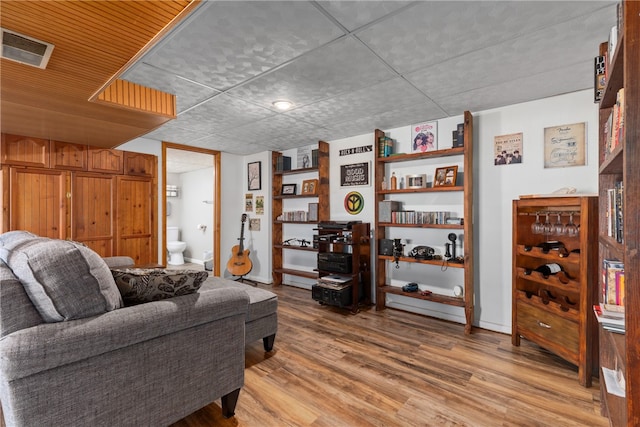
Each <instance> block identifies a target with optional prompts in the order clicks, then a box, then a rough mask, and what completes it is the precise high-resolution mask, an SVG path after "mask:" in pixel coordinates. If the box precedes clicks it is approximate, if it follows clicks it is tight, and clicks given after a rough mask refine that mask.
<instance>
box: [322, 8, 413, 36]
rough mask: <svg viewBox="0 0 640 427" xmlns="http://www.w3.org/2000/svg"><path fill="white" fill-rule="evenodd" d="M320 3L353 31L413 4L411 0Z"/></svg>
mask: <svg viewBox="0 0 640 427" xmlns="http://www.w3.org/2000/svg"><path fill="white" fill-rule="evenodd" d="M318 4H320V6H322V8H323V9H324V10H326V11H327V12H329V13H330V14H331V16H333V17H334V18H335V19H336V20H337V21H338V22H340V24H342V25H343V26H344V27H345V28H346V29H347V30H349V31H353V30H355V29H357V28H359V27H361V26H363V25H365V24H368V23H369V22H373V21H375V20H377V19H380V18H382V17H383V16H385V15H388V14H390V13H392V12H395V11H396V10H398V9H400V8H402V7H404V6H406V5H408V4H411V2H410V1H376V2H375V6H374V5H372V2H366V1H319V2H318Z"/></svg>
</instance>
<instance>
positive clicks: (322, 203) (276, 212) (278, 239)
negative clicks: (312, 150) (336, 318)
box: [271, 141, 330, 286]
mask: <svg viewBox="0 0 640 427" xmlns="http://www.w3.org/2000/svg"><path fill="white" fill-rule="evenodd" d="M281 156H282V153H279V152H274V153H272V165H271V170H272V174H273V175H272V180H271V183H272V189H271V191H272V194H273V200H272V203H271V206H272V211H271V214H272V218H273V226H272V239H273V250H272V264H273V265H272V269H273V285H274V286H280V285H282V283H283V282H282V281H283V275H291V276H298V277H304V278H307V279H317V278H318V273H317V272H316V271H313V270H315V269H316V262H315V261H314V262H313V265H310V266H309V267H310V270H302V269H294V268H286V267H284V252H285V251H309V252H315V253H317V252H318V249H317V248H314V247H313V245H312V244H309V245H308V246H304V247H303V246H302V245H287V244H285V242H284V241H283V236H284V234H283V228H284V227H285V226H287V224H308V225H309V227H314V226H317V224H318V223H319V222H323V221H328V220H329V215H330V210H329V144H328V143H326V142H324V141H320V142H319V143H318V166H314V167H310V168H297V169H292V170H284V171H279V170H276V169H277V167H276V166H277V165H278V159H279V158H280V157H281ZM301 174H317V177H318V188H317V191H316V194H315V195H305V194H292V195H288V194H281V190H282V184H283V183H288V182H289V180H288V179H287V178H285V177H289V176H291V175H301ZM285 180H287V182H285ZM290 180H294V178H290ZM297 184H298V187H300V185H299V183H297ZM303 198H304V199H308V200H309V202H317V203H318V219H317V221H287V220H279V219H277V218H278V217H279V216H280V215H281V214H282V213H283V212H284V211H285V208H286V202H287V200H292V199H303Z"/></svg>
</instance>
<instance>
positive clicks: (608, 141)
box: [604, 88, 624, 160]
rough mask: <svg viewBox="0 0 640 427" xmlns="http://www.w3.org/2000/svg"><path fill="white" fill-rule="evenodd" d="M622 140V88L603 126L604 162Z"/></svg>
mask: <svg viewBox="0 0 640 427" xmlns="http://www.w3.org/2000/svg"><path fill="white" fill-rule="evenodd" d="M623 139H624V88H622V89H620V90H619V91H618V93H617V95H616V103H615V104H614V105H613V109H612V110H611V113H610V114H609V117H608V118H607V121H606V122H605V124H604V144H605V146H604V160H607V159H608V157H609V154H611V153H612V152H613V151H614V150H615V149H616V147H617V146H618V145H620V143H621V142H622V140H623Z"/></svg>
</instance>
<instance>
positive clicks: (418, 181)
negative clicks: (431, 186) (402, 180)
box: [406, 174, 427, 188]
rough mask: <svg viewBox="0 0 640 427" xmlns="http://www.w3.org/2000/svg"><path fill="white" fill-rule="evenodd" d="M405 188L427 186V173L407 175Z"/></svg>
mask: <svg viewBox="0 0 640 427" xmlns="http://www.w3.org/2000/svg"><path fill="white" fill-rule="evenodd" d="M406 182H407V188H425V187H426V186H427V175H425V174H418V175H407V178H406Z"/></svg>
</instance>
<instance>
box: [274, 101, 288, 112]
mask: <svg viewBox="0 0 640 427" xmlns="http://www.w3.org/2000/svg"><path fill="white" fill-rule="evenodd" d="M273 106H274V107H276V108H277V109H278V110H280V111H284V110H288V109H289V108H291V107H293V102H291V101H287V100H285V99H279V100H278V101H274V102H273Z"/></svg>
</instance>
